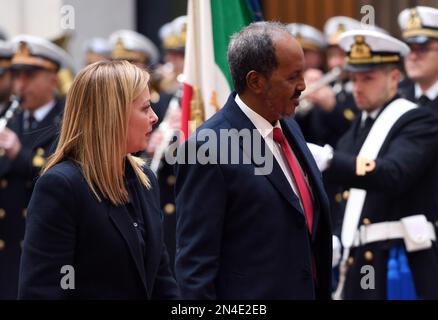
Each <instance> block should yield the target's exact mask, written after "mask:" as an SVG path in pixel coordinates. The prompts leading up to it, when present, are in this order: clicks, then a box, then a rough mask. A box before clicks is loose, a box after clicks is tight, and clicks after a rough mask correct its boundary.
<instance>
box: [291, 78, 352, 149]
mask: <svg viewBox="0 0 438 320" xmlns="http://www.w3.org/2000/svg"><path fill="white" fill-rule="evenodd" d="M335 86H341V89H340V90H339V92H337V93H336V104H335V106H334V108H333V110H332V111H330V112H326V111H324V110H322V109H321V107H319V106H315V107H314V108H313V109H312V110H310V111H309V113H308V114H306V115H305V116H301V115H300V114H298V115H297V117H296V120H297V122H298V124H299V125H300V127H301V129H302V131H303V135H304V137H305V138H306V141H307V142H311V143H314V144H317V145H320V146H323V145H325V144H329V145H331V146H335V145H336V144H337V142H338V140H339V139H340V138H341V137H342V135H343V134H344V133H345V132H347V130H348V129H349V128H350V126H351V123H352V122H353V120H354V119H355V118H356V116H357V114H358V113H359V110H358V109H357V107H356V103H355V102H354V98H353V95H352V93H351V92H349V91H348V90H347V89H346V83H337V84H333V88H335Z"/></svg>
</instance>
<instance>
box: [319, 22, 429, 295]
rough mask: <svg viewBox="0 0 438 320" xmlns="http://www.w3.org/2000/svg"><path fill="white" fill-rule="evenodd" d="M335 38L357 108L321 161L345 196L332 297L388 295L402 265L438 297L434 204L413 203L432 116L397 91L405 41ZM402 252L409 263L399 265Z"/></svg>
mask: <svg viewBox="0 0 438 320" xmlns="http://www.w3.org/2000/svg"><path fill="white" fill-rule="evenodd" d="M339 44H340V46H341V47H342V48H343V50H344V51H345V52H346V53H347V55H348V56H347V65H346V68H347V70H349V71H350V77H351V79H352V81H353V94H354V98H355V100H356V104H357V106H358V108H359V109H360V110H361V111H362V112H361V115H360V117H358V118H357V120H355V121H354V122H353V125H352V127H351V128H350V130H349V131H347V133H346V134H345V135H344V136H343V137H342V138H341V139H340V140H339V143H338V145H337V148H336V150H335V151H334V153H333V152H332V153H331V154H330V152H328V156H327V158H326V159H327V162H326V163H325V165H329V167H328V169H327V171H326V172H325V173H326V177H327V178H328V179H329V181H332V182H333V183H337V184H338V185H339V186H340V187H342V188H343V190H345V191H344V194H345V200H346V201H345V202H344V206H345V211H344V216H343V221H342V232H341V240H342V245H343V247H344V251H343V260H342V262H341V276H340V281H339V283H340V285H339V287H338V290H337V292H336V297H343V298H344V299H391V298H392V292H394V290H393V289H394V286H392V285H391V286H387V284H388V283H389V281H390V280H389V279H395V278H400V277H399V276H398V272H399V271H398V270H399V269H401V270H404V271H407V270H410V271H409V272H407V274H409V275H410V276H411V277H413V279H414V281H413V283H414V285H415V289H416V294H417V296H418V297H419V298H421V299H428V298H429V299H430V298H436V297H437V293H438V291H437V290H436V288H438V277H437V276H436V272H435V270H436V268H438V255H437V251H436V245H435V242H434V240H435V238H436V236H435V230H434V222H435V221H436V219H437V216H436V211H431V210H423V208H421V207H420V206H413V205H412V204H414V203H416V204H418V198H417V197H418V195H419V192H417V190H418V189H421V190H423V189H422V188H423V187H422V186H423V183H424V181H425V178H426V177H427V175H428V174H429V171H428V168H430V165H431V164H432V162H433V157H434V153H435V150H436V149H437V148H438V119H436V117H435V116H434V115H433V114H432V113H431V112H430V111H429V110H427V109H426V108H417V106H416V105H415V104H414V103H412V102H409V101H408V100H405V99H402V98H400V97H399V96H398V95H397V85H398V82H399V80H400V70H399V68H400V64H401V63H402V59H403V57H405V56H406V55H408V53H409V48H408V47H407V46H406V45H405V44H404V43H403V42H401V41H399V40H397V39H395V38H393V37H390V36H388V35H385V34H383V33H380V32H377V31H371V30H355V31H350V32H346V33H345V34H344V35H342V36H341V38H340V40H339ZM312 150H314V149H313V147H312ZM318 158H319V157H318ZM318 163H319V164H322V163H323V162H322V161H318ZM339 227H340V226H339ZM413 239H414V240H413ZM412 240H413V242H414V243H415V245H413V242H412ZM432 241H433V242H432ZM405 251H406V252H407V253H404V252H405ZM390 252H394V263H393V264H391V265H390V264H388V263H389V260H390V259H389V258H390ZM405 255H406V256H407V257H408V259H409V266H406V265H404V267H406V268H405V269H403V268H402V267H400V266H401V264H402V263H405V264H406V260H405V261H402V260H403V258H402V256H405ZM393 265H396V266H397V267H396V268H395V269H396V270H395V271H394V270H392V266H393ZM364 267H366V268H365V269H364ZM390 267H391V268H390ZM409 267H410V269H409ZM371 268H372V269H371ZM370 270H372V275H371V273H370V272H371V271H370ZM388 270H390V271H391V272H393V273H391V274H390V273H389V272H388ZM404 271H403V272H404ZM394 273H396V274H397V277H394ZM422 274H427V275H428V277H427V279H426V278H425V277H424V276H423V275H422ZM395 282H396V283H398V284H400V285H402V282H401V281H395ZM407 282H408V281H404V283H407ZM371 283H372V285H370V284H371ZM410 283H412V282H410ZM433 288H435V289H433ZM396 291H398V292H402V291H403V290H402V289H397V290H396ZM411 297H412V296H411ZM400 298H402V299H409V298H410V297H408V296H401V297H400Z"/></svg>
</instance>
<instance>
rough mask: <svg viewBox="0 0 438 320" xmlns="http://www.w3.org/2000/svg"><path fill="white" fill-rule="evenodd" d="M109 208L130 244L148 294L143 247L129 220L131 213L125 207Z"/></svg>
mask: <svg viewBox="0 0 438 320" xmlns="http://www.w3.org/2000/svg"><path fill="white" fill-rule="evenodd" d="M108 208H109V209H108V214H109V216H110V218H111V220H112V222H113V223H114V225H115V226H116V227H117V229H118V230H119V232H120V233H121V235H122V237H123V239H125V241H126V243H127V244H128V248H129V251H130V253H131V256H132V258H133V259H134V262H135V265H136V266H137V270H138V272H139V274H140V277H141V280H142V281H143V284H144V286H145V289H146V292H148V288H147V284H146V276H145V271H144V262H143V259H142V252H141V247H140V244H139V242H138V239H137V235H136V233H135V231H134V229H133V227H132V225H131V224H130V222H129V219H128V218H127V217H128V215H129V213H128V211H127V209H126V208H125V207H124V206H117V207H116V206H114V205H112V204H109V203H108Z"/></svg>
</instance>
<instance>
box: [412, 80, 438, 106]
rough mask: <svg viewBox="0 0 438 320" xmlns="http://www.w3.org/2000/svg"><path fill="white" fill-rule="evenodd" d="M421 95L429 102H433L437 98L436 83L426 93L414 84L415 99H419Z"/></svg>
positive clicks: (437, 89) (437, 86)
mask: <svg viewBox="0 0 438 320" xmlns="http://www.w3.org/2000/svg"><path fill="white" fill-rule="evenodd" d="M422 95H425V96H426V97H428V98H429V100H430V101H433V100H435V98H436V97H438V81H437V82H435V84H434V85H433V86H432V87H430V88H429V89H428V90H427V91H426V92H423V90H421V88H420V85H419V84H418V83H416V84H415V98H416V99H419V98H420V97H421V96H422Z"/></svg>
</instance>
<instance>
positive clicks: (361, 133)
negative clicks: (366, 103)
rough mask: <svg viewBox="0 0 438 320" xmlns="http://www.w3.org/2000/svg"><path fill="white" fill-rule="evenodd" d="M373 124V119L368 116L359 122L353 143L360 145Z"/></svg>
mask: <svg viewBox="0 0 438 320" xmlns="http://www.w3.org/2000/svg"><path fill="white" fill-rule="evenodd" d="M373 124H374V119H373V118H371V117H370V116H368V117H367V118H366V119H365V121H363V122H361V124H360V126H359V130H358V133H357V138H356V142H355V145H357V146H358V147H360V146H362V144H363V143H364V142H365V139H366V137H367V136H368V133H369V132H370V130H371V127H372V126H373Z"/></svg>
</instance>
